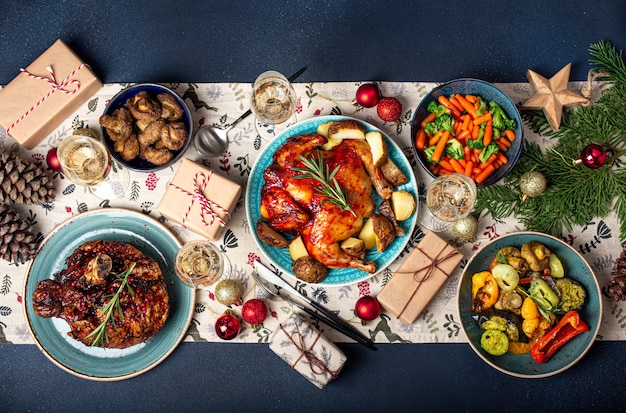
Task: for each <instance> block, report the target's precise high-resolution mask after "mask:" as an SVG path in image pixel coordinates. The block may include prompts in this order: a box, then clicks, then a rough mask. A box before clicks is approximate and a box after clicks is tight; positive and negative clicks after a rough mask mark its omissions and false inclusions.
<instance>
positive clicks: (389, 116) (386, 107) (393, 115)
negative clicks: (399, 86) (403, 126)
mask: <svg viewBox="0 0 626 413" xmlns="http://www.w3.org/2000/svg"><path fill="white" fill-rule="evenodd" d="M376 113H378V117H379V118H380V119H382V120H383V121H385V122H395V121H397V120H398V118H400V115H402V103H400V101H399V100H398V99H396V98H394V97H386V98H382V99H381V100H380V102H378V107H377V108H376Z"/></svg>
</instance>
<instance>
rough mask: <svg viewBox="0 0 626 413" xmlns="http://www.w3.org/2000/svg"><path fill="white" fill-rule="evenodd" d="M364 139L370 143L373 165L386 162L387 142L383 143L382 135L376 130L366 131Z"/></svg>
mask: <svg viewBox="0 0 626 413" xmlns="http://www.w3.org/2000/svg"><path fill="white" fill-rule="evenodd" d="M365 140H366V141H367V143H369V145H370V150H371V152H372V162H373V163H374V166H376V167H378V166H381V165H383V164H384V163H385V162H387V143H385V138H383V135H382V134H381V133H380V132H378V131H371V132H367V133H366V134H365ZM383 175H384V174H383ZM392 185H393V184H392ZM394 186H397V185H394Z"/></svg>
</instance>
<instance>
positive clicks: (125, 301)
mask: <svg viewBox="0 0 626 413" xmlns="http://www.w3.org/2000/svg"><path fill="white" fill-rule="evenodd" d="M66 263H67V268H65V269H64V270H62V271H61V272H59V273H57V274H55V275H54V278H53V279H46V280H43V281H39V282H38V283H37V288H36V289H35V291H34V292H33V309H34V310H35V313H36V314H37V315H38V316H40V317H45V318H49V317H59V318H61V319H63V320H65V321H66V322H67V323H68V324H69V326H70V332H69V333H68V334H69V335H70V336H71V337H73V338H74V339H76V340H79V341H81V342H82V343H84V344H85V345H88V346H98V347H105V348H126V347H129V346H132V345H135V344H138V343H142V342H144V341H146V340H148V339H149V338H151V337H152V336H154V335H155V334H156V333H157V332H158V331H159V330H160V329H161V328H162V327H163V325H165V322H166V320H167V317H168V314H169V308H170V307H169V296H168V293H167V288H166V285H165V281H164V279H163V274H162V272H161V269H160V267H159V265H158V264H157V263H156V262H155V261H154V260H153V259H152V258H150V257H148V256H146V255H144V254H143V253H142V252H141V251H139V250H138V249H136V248H135V247H133V246H131V245H128V244H124V243H121V242H114V241H101V240H96V241H88V242H86V243H84V244H82V245H81V246H79V247H78V248H77V249H76V250H75V251H74V252H73V253H72V254H71V255H70V256H69V257H68V258H67V259H66ZM125 271H128V273H127V274H126V275H125V277H121V276H120V274H124V273H125ZM124 282H125V283H126V284H123V283H124ZM122 284H123V285H122ZM116 293H117V294H116ZM111 300H117V301H116V302H113V303H112V302H111ZM109 304H110V306H109V308H110V311H106V309H107V305H109Z"/></svg>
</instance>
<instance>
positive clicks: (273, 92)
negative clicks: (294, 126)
mask: <svg viewBox="0 0 626 413" xmlns="http://www.w3.org/2000/svg"><path fill="white" fill-rule="evenodd" d="M251 108H252V112H253V113H254V115H255V116H256V118H257V131H259V133H261V132H264V133H268V134H269V135H275V134H276V125H280V124H283V123H285V122H286V121H288V120H289V119H291V118H292V117H293V116H294V113H295V109H296V93H295V91H294V89H293V86H292V85H291V83H290V82H289V80H287V78H286V77H285V76H283V75H282V74H281V73H279V72H276V71H274V70H269V71H267V72H263V73H261V74H260V75H259V77H257V79H256V80H255V82H254V85H253V86H252V95H251ZM261 136H262V137H268V136H264V135H263V134H261Z"/></svg>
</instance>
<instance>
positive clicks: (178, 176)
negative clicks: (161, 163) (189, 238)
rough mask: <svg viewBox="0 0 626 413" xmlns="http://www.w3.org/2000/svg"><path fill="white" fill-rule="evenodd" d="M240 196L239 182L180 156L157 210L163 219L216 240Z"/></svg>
mask: <svg viewBox="0 0 626 413" xmlns="http://www.w3.org/2000/svg"><path fill="white" fill-rule="evenodd" d="M240 195H241V186H240V185H238V184H236V183H235V182H232V181H230V180H228V179H226V178H224V177H222V176H220V175H219V174H217V173H215V172H214V171H212V170H209V169H206V168H204V167H203V166H202V165H198V164H197V163H195V162H193V161H190V160H189V159H183V160H182V162H181V164H180V166H179V167H178V170H177V171H176V173H175V174H174V177H173V178H172V181H171V182H170V183H169V185H168V187H167V189H166V191H165V194H164V195H163V198H162V199H161V202H160V203H159V205H158V206H157V209H158V210H159V212H160V213H161V214H163V216H165V217H166V218H168V219H171V220H172V221H175V222H178V223H179V224H182V225H183V226H184V227H185V228H188V229H189V230H190V231H193V232H195V233H197V234H199V235H202V236H204V237H206V238H208V239H209V240H211V241H216V240H217V239H218V238H219V236H220V235H221V234H222V231H223V230H224V227H225V226H226V223H227V222H228V220H229V219H230V214H231V213H232V211H233V209H234V208H235V205H236V204H237V200H238V199H239V196H240Z"/></svg>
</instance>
